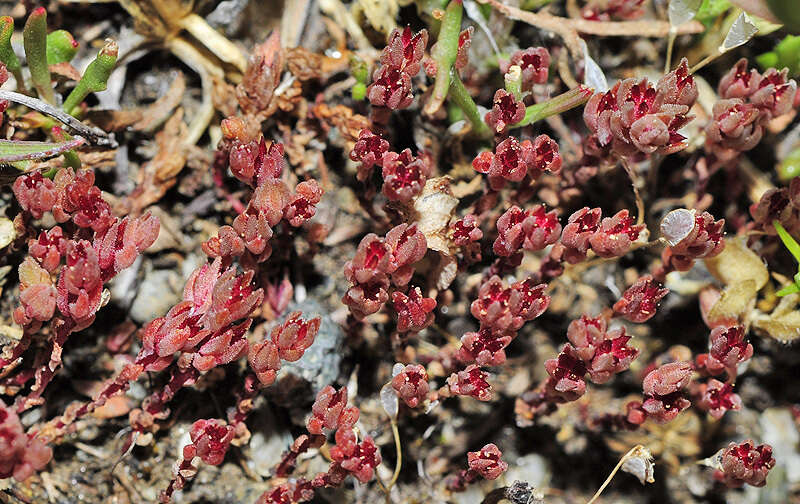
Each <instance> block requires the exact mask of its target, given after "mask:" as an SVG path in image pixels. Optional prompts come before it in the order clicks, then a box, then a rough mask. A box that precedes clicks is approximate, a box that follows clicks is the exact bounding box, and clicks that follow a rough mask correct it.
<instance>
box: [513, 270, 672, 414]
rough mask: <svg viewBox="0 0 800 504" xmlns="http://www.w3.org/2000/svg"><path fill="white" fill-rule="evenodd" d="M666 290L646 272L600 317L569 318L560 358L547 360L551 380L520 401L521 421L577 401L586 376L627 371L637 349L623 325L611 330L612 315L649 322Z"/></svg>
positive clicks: (599, 378)
mask: <svg viewBox="0 0 800 504" xmlns="http://www.w3.org/2000/svg"><path fill="white" fill-rule="evenodd" d="M667 292H668V290H667V289H664V288H663V287H661V285H660V284H659V283H658V282H656V281H655V280H653V278H652V277H651V276H649V275H645V276H643V277H641V278H639V279H638V280H637V281H636V282H635V283H634V284H633V285H631V286H630V287H629V288H628V289H627V290H626V291H625V292H624V293H623V295H622V297H621V298H620V299H619V300H618V301H617V302H616V303H615V304H614V307H613V311H612V310H607V311H605V312H604V313H603V314H601V315H599V316H597V317H590V316H588V315H586V314H584V315H581V317H580V318H578V319H575V320H573V321H572V322H570V324H569V326H568V327H567V339H568V340H569V343H567V344H565V345H564V347H563V348H562V349H561V352H560V353H559V354H558V356H556V357H555V358H553V359H549V360H547V361H545V369H546V370H547V373H548V375H549V377H548V379H547V380H545V381H544V382H543V383H541V384H540V385H539V387H538V388H536V389H534V390H530V391H528V392H526V393H525V394H523V395H522V396H521V397H520V398H519V399H517V404H516V407H515V409H516V412H517V415H518V420H517V421H518V423H520V424H523V425H524V424H527V423H528V422H530V421H531V419H532V418H533V417H534V416H536V415H538V414H543V413H548V412H551V411H553V410H554V409H555V407H556V406H557V405H558V404H561V403H565V402H571V401H575V400H577V399H578V398H580V397H581V396H583V394H584V393H585V392H586V380H587V378H588V379H589V380H590V381H591V382H593V383H596V384H603V383H606V382H608V381H609V380H611V378H612V377H613V376H614V375H615V374H618V373H621V372H623V371H626V370H627V369H628V368H629V367H630V365H631V362H633V360H634V359H636V358H637V357H638V356H639V350H638V349H636V348H633V347H631V346H629V345H628V342H629V341H630V340H631V337H630V336H628V335H627V334H626V330H625V327H624V326H623V327H619V328H617V329H611V330H609V327H608V325H609V318H610V316H612V315H613V316H615V317H622V318H624V319H626V320H628V321H630V322H634V323H643V322H646V321H647V320H649V319H650V318H652V317H653V316H654V315H655V312H656V309H657V308H658V302H659V301H660V300H661V299H662V298H663V297H664V296H665V295H666V294H667ZM638 411H641V408H638ZM645 417H646V413H643V414H642V415H641V418H640V420H641V421H639V422H638V423H636V424H634V425H638V424H641V423H642V422H644V419H645ZM628 424H631V422H630V421H628Z"/></svg>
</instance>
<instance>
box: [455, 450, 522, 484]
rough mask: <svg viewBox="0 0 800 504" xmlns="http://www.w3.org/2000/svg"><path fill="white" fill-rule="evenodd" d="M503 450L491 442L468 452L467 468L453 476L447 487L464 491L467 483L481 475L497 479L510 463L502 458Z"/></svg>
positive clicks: (485, 477) (489, 478)
mask: <svg viewBox="0 0 800 504" xmlns="http://www.w3.org/2000/svg"><path fill="white" fill-rule="evenodd" d="M502 456H503V452H501V451H500V449H499V448H498V447H497V445H495V444H493V443H489V444H487V445H486V446H484V447H483V448H481V449H480V450H478V451H475V452H467V469H465V470H462V471H461V472H459V473H458V475H456V476H455V477H454V478H451V480H450V482H448V484H447V487H448V488H449V489H450V490H451V491H454V492H461V491H464V490H465V489H466V487H467V485H469V484H471V483H473V482H474V481H476V480H477V479H478V478H479V477H482V478H484V479H487V480H496V479H497V478H499V477H500V475H501V474H503V473H504V472H506V469H508V463H506V462H505V461H503V459H502V458H501V457H502Z"/></svg>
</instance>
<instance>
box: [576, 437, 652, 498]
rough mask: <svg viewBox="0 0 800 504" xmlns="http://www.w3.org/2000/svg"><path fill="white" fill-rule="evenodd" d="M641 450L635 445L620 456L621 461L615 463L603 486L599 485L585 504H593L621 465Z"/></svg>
mask: <svg viewBox="0 0 800 504" xmlns="http://www.w3.org/2000/svg"><path fill="white" fill-rule="evenodd" d="M642 448H644V446H642V445H636V446H634V447H633V448H631V449H630V450H628V453H626V454H625V455H623V456H622V458H621V459H619V462H617V465H616V466H614V469H612V470H611V474H609V475H608V478H606V480H605V481H604V482H603V484H602V485H600V488H598V489H597V492H595V494H594V495H593V496H592V498H591V499H590V500H589V502H587V503H586V504H593V503H594V501H596V500H597V498H598V497H600V494H601V493H603V490H605V489H606V487H607V486H608V484H609V483H611V480H612V479H614V475H615V474H617V471H619V468H620V467H622V464H624V463H625V461H626V460H628V459H629V458H630V457H631V456H632V455H633V454H634V453H635V452H636V451H638V450H640V449H642Z"/></svg>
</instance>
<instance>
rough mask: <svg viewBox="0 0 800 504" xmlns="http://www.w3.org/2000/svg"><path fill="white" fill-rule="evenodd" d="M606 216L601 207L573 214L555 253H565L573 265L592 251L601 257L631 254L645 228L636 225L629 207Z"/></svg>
mask: <svg viewBox="0 0 800 504" xmlns="http://www.w3.org/2000/svg"><path fill="white" fill-rule="evenodd" d="M601 217H602V210H600V208H589V207H584V208H582V209H580V210H578V211H576V212H575V213H573V214H572V215H570V216H569V219H568V220H567V224H566V225H565V226H564V230H563V231H562V233H561V241H560V242H559V245H557V247H556V248H555V250H553V251H552V252H551V256H556V257H557V256H561V257H562V258H563V260H565V261H566V262H568V263H570V264H576V263H579V262H581V261H584V260H585V259H586V254H587V252H588V251H589V250H592V251H593V252H594V253H595V254H597V255H598V256H600V257H620V256H623V255H625V254H626V253H628V251H629V250H630V249H631V247H632V246H633V244H634V242H635V241H637V240H638V239H639V236H640V234H641V232H642V230H643V229H644V225H643V224H634V219H633V217H631V216H630V215H629V214H628V210H625V209H623V210H620V211H619V212H617V213H616V214H614V215H613V216H612V217H604V218H601Z"/></svg>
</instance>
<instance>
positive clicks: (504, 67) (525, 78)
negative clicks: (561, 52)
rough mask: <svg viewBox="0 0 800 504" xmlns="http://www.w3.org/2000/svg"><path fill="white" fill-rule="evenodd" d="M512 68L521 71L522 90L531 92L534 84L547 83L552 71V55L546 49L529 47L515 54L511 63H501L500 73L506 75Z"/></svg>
mask: <svg viewBox="0 0 800 504" xmlns="http://www.w3.org/2000/svg"><path fill="white" fill-rule="evenodd" d="M512 66H518V67H519V68H520V70H521V77H522V90H523V91H529V90H530V89H531V88H532V87H533V85H534V84H544V83H546V82H547V77H548V73H549V71H550V53H549V52H548V51H547V49H545V48H544V47H529V48H527V49H521V50H519V51H516V52H514V54H512V55H511V59H510V60H509V61H505V60H503V61H501V62H500V71H501V72H503V73H504V74H505V73H507V72H508V70H509V68H511V67H512Z"/></svg>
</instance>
